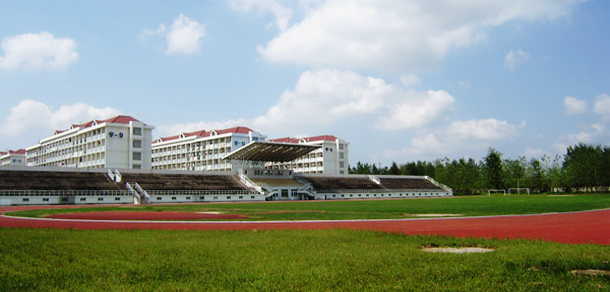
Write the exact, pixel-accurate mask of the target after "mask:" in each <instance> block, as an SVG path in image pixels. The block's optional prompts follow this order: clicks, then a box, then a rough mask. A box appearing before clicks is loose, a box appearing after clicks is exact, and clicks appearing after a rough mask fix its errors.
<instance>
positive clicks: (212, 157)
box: [152, 127, 267, 171]
mask: <svg viewBox="0 0 610 292" xmlns="http://www.w3.org/2000/svg"><path fill="white" fill-rule="evenodd" d="M266 139H267V136H264V135H261V134H260V133H259V132H255V131H253V130H252V129H250V128H247V127H234V128H229V129H224V130H210V131H206V130H201V131H195V132H190V133H181V134H179V135H175V136H171V137H165V138H159V139H157V140H155V141H153V143H152V169H160V170H192V171H232V170H236V169H235V168H237V165H236V164H235V162H234V163H231V162H227V161H225V160H224V159H222V157H224V156H225V155H227V154H229V153H231V152H232V151H235V150H237V149H239V148H241V147H242V146H245V145H246V144H248V143H250V142H253V141H266Z"/></svg>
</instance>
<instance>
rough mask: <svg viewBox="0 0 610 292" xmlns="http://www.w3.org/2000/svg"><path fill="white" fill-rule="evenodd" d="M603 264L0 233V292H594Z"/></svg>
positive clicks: (319, 238) (586, 249) (296, 234)
mask: <svg viewBox="0 0 610 292" xmlns="http://www.w3.org/2000/svg"><path fill="white" fill-rule="evenodd" d="M430 246H442V247H465V246H468V247H489V248H494V249H495V250H494V251H493V252H490V253H485V254H442V253H426V252H423V251H421V248H422V247H430ZM609 261H610V247H609V246H599V245H567V244H559V243H552V242H541V241H528V240H486V239H471V238H453V237H433V236H407V235H402V234H389V233H380V232H372V231H354V230H338V229H334V230H269V231H163V230H131V231H130V230H93V231H84V230H61V229H52V230H51V229H21V228H18V229H13V228H0V263H2V264H1V265H0V291H235V290H238V291H396V290H399V291H400V290H406V291H497V290H503V291H537V290H540V291H547V290H555V291H598V290H603V289H610V277H608V276H597V277H592V276H576V275H573V274H571V273H570V271H571V270H574V269H583V270H585V269H599V270H610V265H609V264H608V262H609Z"/></svg>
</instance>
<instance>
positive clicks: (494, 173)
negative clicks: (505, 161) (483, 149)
mask: <svg viewBox="0 0 610 292" xmlns="http://www.w3.org/2000/svg"><path fill="white" fill-rule="evenodd" d="M483 171H484V174H485V176H486V179H487V186H488V187H489V188H493V189H503V188H504V171H503V169H502V153H500V152H498V151H497V150H496V149H493V148H489V151H488V152H487V156H485V158H483Z"/></svg>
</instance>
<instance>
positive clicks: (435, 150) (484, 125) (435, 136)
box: [382, 118, 525, 161]
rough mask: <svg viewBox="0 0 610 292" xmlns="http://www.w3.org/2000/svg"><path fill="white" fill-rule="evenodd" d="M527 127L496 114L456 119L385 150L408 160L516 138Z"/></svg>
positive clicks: (387, 154)
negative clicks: (493, 116) (498, 117)
mask: <svg viewBox="0 0 610 292" xmlns="http://www.w3.org/2000/svg"><path fill="white" fill-rule="evenodd" d="M523 127H525V122H521V124H520V125H511V124H509V123H508V122H506V121H499V120H497V119H494V118H489V119H485V120H468V121H454V122H452V123H451V125H449V127H448V128H446V129H441V130H438V131H436V132H434V133H426V134H423V135H419V136H417V137H415V138H413V139H412V140H411V143H410V144H409V146H408V147H404V148H402V149H398V150H393V149H386V150H384V151H383V152H382V157H383V158H384V159H385V160H388V161H390V160H405V158H414V157H421V156H423V155H431V156H437V157H438V156H439V155H441V156H443V155H448V154H451V153H456V152H459V151H461V150H473V149H485V148H488V147H490V145H491V142H492V141H501V140H508V139H513V138H515V137H516V136H518V135H519V129H521V128H523Z"/></svg>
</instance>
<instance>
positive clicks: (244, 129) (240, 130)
mask: <svg viewBox="0 0 610 292" xmlns="http://www.w3.org/2000/svg"><path fill="white" fill-rule="evenodd" d="M250 132H252V129H250V128H247V127H233V128H228V129H224V130H216V133H217V134H218V135H221V134H226V133H237V134H248V133H250Z"/></svg>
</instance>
